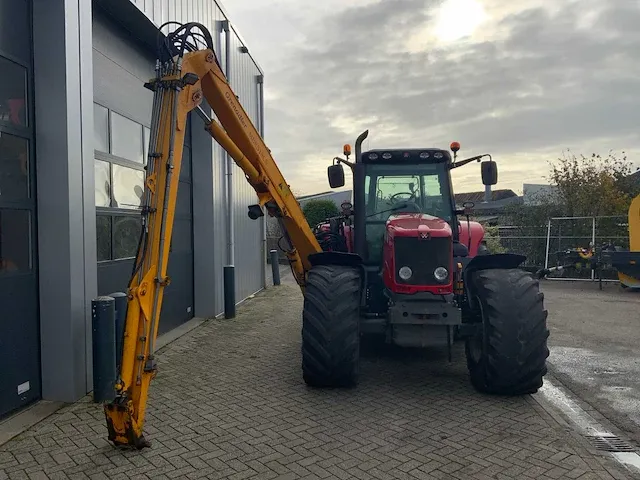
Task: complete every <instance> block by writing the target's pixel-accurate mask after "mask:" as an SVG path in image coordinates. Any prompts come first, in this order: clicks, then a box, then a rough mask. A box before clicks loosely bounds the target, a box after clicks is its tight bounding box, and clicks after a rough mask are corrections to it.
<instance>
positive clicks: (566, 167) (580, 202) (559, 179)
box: [549, 150, 633, 217]
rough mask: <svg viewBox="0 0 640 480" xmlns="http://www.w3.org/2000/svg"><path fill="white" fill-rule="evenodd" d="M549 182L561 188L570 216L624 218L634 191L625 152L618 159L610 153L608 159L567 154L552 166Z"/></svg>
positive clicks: (630, 170)
mask: <svg viewBox="0 0 640 480" xmlns="http://www.w3.org/2000/svg"><path fill="white" fill-rule="evenodd" d="M550 167H551V168H550V170H551V171H550V176H549V180H550V182H551V184H552V185H554V186H555V187H556V188H557V192H558V196H559V200H560V203H561V205H562V206H563V207H564V208H563V210H564V214H565V216H568V217H578V216H594V217H597V216H603V215H624V214H626V213H627V210H628V209H629V205H630V203H631V198H632V196H631V195H632V194H633V192H632V191H631V188H632V186H631V185H629V183H628V182H627V178H628V177H629V175H630V174H631V173H632V172H633V169H632V165H631V162H629V161H628V160H627V157H626V155H625V154H624V152H622V157H620V158H618V157H617V156H616V155H614V154H613V153H611V152H609V155H607V157H606V158H603V157H601V156H600V155H597V154H595V153H593V154H591V157H585V156H584V155H580V156H579V157H578V156H576V155H574V154H572V153H571V152H570V151H569V150H567V151H566V152H565V153H563V156H562V158H559V159H558V162H557V163H556V164H551V166H550Z"/></svg>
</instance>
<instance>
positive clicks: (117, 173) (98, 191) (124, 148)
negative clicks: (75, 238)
mask: <svg viewBox="0 0 640 480" xmlns="http://www.w3.org/2000/svg"><path fill="white" fill-rule="evenodd" d="M94 126H95V140H94V142H95V144H94V145H95V147H94V148H95V152H96V153H95V155H96V158H95V202H96V211H97V219H96V237H97V249H98V261H99V262H105V261H112V260H120V259H130V258H132V257H135V256H136V250H137V247H138V239H139V235H140V206H141V203H142V195H143V193H144V173H145V172H144V165H145V164H146V161H145V159H146V154H147V143H148V141H149V128H147V127H146V126H144V125H142V124H140V123H137V122H134V121H133V120H131V119H129V118H127V117H125V116H123V115H121V114H119V113H117V112H114V111H112V110H109V109H108V108H106V107H104V106H102V105H99V104H94Z"/></svg>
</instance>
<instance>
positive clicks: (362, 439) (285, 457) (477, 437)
mask: <svg viewBox="0 0 640 480" xmlns="http://www.w3.org/2000/svg"><path fill="white" fill-rule="evenodd" d="M301 305H302V298H301V295H300V291H299V290H298V289H297V287H296V286H295V285H290V284H286V283H283V285H281V286H280V287H277V288H270V289H269V290H268V291H266V292H263V293H260V294H258V295H256V296H255V298H254V299H252V300H249V301H247V302H245V303H244V304H243V305H242V307H241V308H239V309H238V315H237V317H236V318H235V319H234V320H209V321H207V322H205V323H204V324H202V325H201V326H200V327H199V328H197V329H195V330H193V331H191V332H190V333H189V334H187V335H186V336H184V337H182V338H180V339H178V340H177V341H175V342H173V343H172V344H170V345H168V346H166V347H165V348H164V349H162V350H161V351H160V352H159V353H158V355H157V357H156V358H157V360H158V365H159V372H158V375H157V376H156V378H155V379H154V380H153V382H152V384H151V390H150V396H149V404H148V406H147V420H146V424H145V435H146V437H147V438H148V439H149V440H151V442H152V447H151V448H150V449H144V450H142V451H135V450H121V449H115V448H114V447H113V446H112V445H110V444H109V443H108V442H107V440H106V436H107V431H106V425H105V422H104V414H103V412H102V409H101V407H100V406H99V405H96V404H94V403H92V402H90V401H81V402H78V403H76V404H74V405H70V406H68V407H66V408H64V409H62V410H60V411H59V412H57V413H56V414H54V415H52V416H50V417H49V418H47V419H46V420H45V421H43V422H41V423H39V424H37V425H35V426H34V427H33V428H32V429H30V430H29V431H27V432H25V433H23V434H22V435H20V436H18V437H17V438H14V439H13V440H12V441H10V442H8V443H6V444H5V445H3V446H2V447H0V480H5V479H14V478H15V479H21V478H25V479H29V478H43V479H44V478H46V479H53V478H88V479H92V480H105V479H130V478H135V479H144V478H150V479H153V480H163V479H167V478H171V479H174V478H185V479H199V478H228V479H245V478H249V479H275V478H282V479H287V478H291V479H296V480H297V479H318V478H319V479H329V478H331V479H379V480H390V479H391V480H395V479H409V480H415V479H439V478H447V479H479V480H481V479H490V478H491V479H499V478H523V479H527V478H535V479H558V478H567V479H576V478H577V479H585V480H586V479H618V478H632V477H631V476H630V474H629V472H626V471H624V470H622V469H621V468H620V467H619V466H617V465H616V464H615V463H614V462H613V461H612V460H611V459H610V458H609V457H608V456H607V455H600V454H596V453H594V452H593V451H592V450H590V449H589V446H588V445H587V444H586V443H584V444H583V443H582V442H581V441H580V440H579V439H578V438H576V437H575V436H573V435H572V434H571V433H570V432H566V431H565V430H564V429H563V427H561V426H560V425H558V424H557V423H555V421H554V420H553V419H552V417H551V416H549V415H545V414H544V412H543V411H542V409H540V407H539V406H537V404H536V402H533V401H531V400H527V399H526V398H501V397H495V396H488V395H481V394H479V393H477V392H475V391H474V390H473V388H472V387H471V385H470V383H469V380H468V374H467V371H466V368H465V359H464V350H463V345H461V344H456V345H455V349H454V352H453V358H454V361H453V362H451V363H449V362H448V361H447V359H446V355H443V354H441V353H435V352H426V353H425V352H417V353H415V352H408V351H400V352H398V351H395V350H393V349H390V350H388V351H384V352H381V353H380V355H379V356H378V357H373V356H370V355H363V358H362V364H361V384H360V386H359V387H358V388H356V389H353V390H325V391H323V390H314V389H309V388H307V387H306V386H305V385H304V382H303V381H302V375H301V374H302V372H301V368H300V319H301V314H300V309H301Z"/></svg>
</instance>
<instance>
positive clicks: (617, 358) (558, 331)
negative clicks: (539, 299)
mask: <svg viewBox="0 0 640 480" xmlns="http://www.w3.org/2000/svg"><path fill="white" fill-rule="evenodd" d="M541 286H542V291H543V292H544V294H545V301H546V302H545V303H546V306H547V309H548V310H549V319H548V324H549V328H550V330H551V336H550V339H549V345H550V351H551V354H550V356H549V363H550V366H551V371H552V373H553V374H554V375H555V376H556V377H557V378H558V379H559V380H560V381H562V383H563V384H565V386H567V387H568V388H569V389H570V390H572V391H573V392H574V393H575V394H576V395H577V396H578V397H579V398H580V399H581V400H583V401H584V402H586V403H587V404H588V405H589V406H590V407H592V408H594V409H595V410H596V411H597V412H599V413H600V414H602V415H603V416H604V417H606V418H607V419H608V420H609V421H611V422H612V423H613V424H614V425H615V426H616V427H617V428H618V429H620V430H621V431H622V432H624V433H625V435H627V436H628V437H629V438H630V439H631V440H633V441H634V442H635V443H637V444H638V445H640V292H633V291H625V290H622V289H621V288H620V287H619V286H618V285H616V284H605V285H604V287H603V291H600V290H599V289H598V285H597V283H595V284H592V283H587V282H575V283H573V282H564V281H549V280H547V281H544V282H542V285H541Z"/></svg>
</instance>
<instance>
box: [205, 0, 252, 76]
mask: <svg viewBox="0 0 640 480" xmlns="http://www.w3.org/2000/svg"><path fill="white" fill-rule="evenodd" d="M213 3H215V5H216V6H217V7H218V8H219V9H220V11H221V12H222V15H224V18H225V19H226V20H227V21H228V22H229V27H231V30H233V33H235V34H236V36H237V37H238V40H240V43H241V44H242V46H243V47H245V48H246V49H247V53H246V55H249V58H251V61H252V62H253V64H254V65H255V66H256V68H257V69H258V71H259V72H260V74H261V75H263V76H264V70H262V67H261V66H260V64H259V63H258V62H257V61H256V59H255V58H254V56H253V55H251V49H250V48H249V47H248V45H247V42H246V41H245V40H244V38H243V37H242V35H241V34H240V32H238V30H237V29H236V27H235V26H234V24H233V22H232V21H231V18H230V15H229V11H228V10H227V9H226V7H225V6H224V5H222V3H221V2H220V1H219V0H213Z"/></svg>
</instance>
